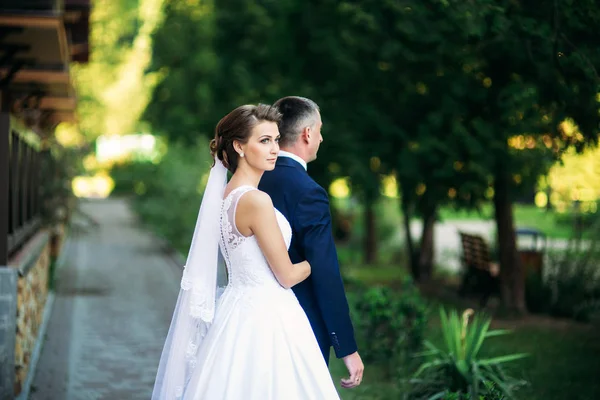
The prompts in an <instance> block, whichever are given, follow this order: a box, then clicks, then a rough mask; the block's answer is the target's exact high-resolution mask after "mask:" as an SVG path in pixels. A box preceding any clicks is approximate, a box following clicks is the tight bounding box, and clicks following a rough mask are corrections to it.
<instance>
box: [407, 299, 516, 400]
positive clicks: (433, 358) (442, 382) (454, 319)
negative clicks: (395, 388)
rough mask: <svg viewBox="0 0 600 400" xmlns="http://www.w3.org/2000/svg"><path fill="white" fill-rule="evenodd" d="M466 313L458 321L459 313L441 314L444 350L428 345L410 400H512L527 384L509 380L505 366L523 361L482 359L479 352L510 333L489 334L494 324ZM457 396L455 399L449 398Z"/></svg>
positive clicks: (484, 318) (510, 357) (511, 356)
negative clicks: (491, 325) (504, 397)
mask: <svg viewBox="0 0 600 400" xmlns="http://www.w3.org/2000/svg"><path fill="white" fill-rule="evenodd" d="M473 314H474V313H473V310H466V311H465V312H464V313H463V314H462V317H461V318H459V316H458V314H457V312H456V311H451V312H450V313H449V314H447V313H446V311H445V310H444V309H441V310H440V320H441V329H442V333H443V336H444V342H445V348H443V349H440V348H437V347H435V346H434V345H433V344H431V343H429V342H425V345H426V347H427V349H428V351H426V352H424V353H423V354H422V356H424V357H426V360H425V362H424V363H423V364H422V365H421V366H420V368H419V369H418V370H417V372H415V374H414V375H413V378H412V379H411V380H410V384H411V387H410V391H409V392H408V393H407V396H406V397H407V398H408V399H415V400H416V399H419V400H420V399H423V400H425V399H427V400H434V399H446V398H454V399H478V400H479V399H502V398H503V396H506V397H508V398H512V397H513V393H514V391H515V390H516V389H517V388H518V387H520V386H522V385H524V384H525V382H523V381H520V380H516V379H514V378H511V377H509V376H508V375H506V373H505V372H504V369H503V368H502V367H503V364H504V363H506V362H509V361H514V360H518V359H520V358H523V357H524V356H525V355H524V354H511V355H505V356H500V357H494V358H488V359H482V358H480V355H479V352H480V350H481V348H482V346H483V344H484V341H485V340H486V339H487V338H490V337H493V336H499V335H504V334H507V333H509V332H508V331H505V330H495V331H490V330H489V326H490V322H491V320H490V319H489V318H486V317H482V316H480V315H475V316H474V318H473V321H472V322H470V323H469V317H470V316H472V315H473ZM450 396H454V397H450Z"/></svg>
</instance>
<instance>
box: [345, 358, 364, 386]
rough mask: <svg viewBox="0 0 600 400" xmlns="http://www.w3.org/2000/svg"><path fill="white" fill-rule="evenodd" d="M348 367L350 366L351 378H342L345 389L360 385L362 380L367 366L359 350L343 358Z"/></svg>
mask: <svg viewBox="0 0 600 400" xmlns="http://www.w3.org/2000/svg"><path fill="white" fill-rule="evenodd" d="M343 360H344V364H346V368H348V373H349V374H350V377H349V378H342V387H343V388H345V389H351V388H354V387H357V386H358V385H360V382H361V381H362V377H363V372H364V370H365V366H364V365H363V362H362V360H361V358H360V356H359V355H358V352H354V353H352V354H350V355H347V356H346V357H344V358H343Z"/></svg>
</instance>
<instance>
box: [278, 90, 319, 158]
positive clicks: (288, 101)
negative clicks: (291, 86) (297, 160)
mask: <svg viewBox="0 0 600 400" xmlns="http://www.w3.org/2000/svg"><path fill="white" fill-rule="evenodd" d="M273 105H274V106H275V107H277V109H278V110H279V112H280V113H281V115H282V118H281V121H280V122H279V133H280V134H281V137H280V138H279V145H280V146H282V147H286V146H292V145H293V144H294V143H296V141H297V140H298V137H300V134H301V133H302V131H303V130H304V128H306V127H307V126H309V127H313V126H314V125H315V124H316V123H317V117H318V113H319V106H318V105H317V103H315V102H314V101H312V100H311V99H307V98H305V97H299V96H288V97H284V98H281V99H279V100H277V101H276V102H275V104H273Z"/></svg>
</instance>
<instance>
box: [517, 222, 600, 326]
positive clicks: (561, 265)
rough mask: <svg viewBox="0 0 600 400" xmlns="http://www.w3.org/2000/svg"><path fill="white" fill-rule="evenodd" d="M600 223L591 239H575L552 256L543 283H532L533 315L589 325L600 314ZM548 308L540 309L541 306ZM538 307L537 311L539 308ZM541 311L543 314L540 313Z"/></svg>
mask: <svg viewBox="0 0 600 400" xmlns="http://www.w3.org/2000/svg"><path fill="white" fill-rule="evenodd" d="M599 234H600V223H597V224H596V225H595V226H594V228H593V229H592V230H591V232H590V234H589V235H588V236H589V237H590V239H573V240H571V241H569V243H568V246H567V248H566V249H565V250H553V251H551V252H550V253H549V257H548V262H547V265H546V267H545V268H546V271H545V273H544V280H543V282H539V281H537V282H536V281H534V282H533V283H532V282H531V281H530V285H529V286H528V287H527V290H528V291H530V293H531V294H529V295H528V297H529V299H530V301H531V300H532V299H531V298H532V297H534V296H536V298H535V301H531V303H530V304H532V306H533V311H536V310H539V311H542V312H543V311H547V312H549V313H550V314H551V315H554V316H557V317H567V318H573V319H576V320H579V321H589V320H590V319H591V317H592V315H593V314H594V313H597V312H599V311H600V268H599V266H600V239H599V237H600V235H599ZM540 303H541V304H546V305H547V306H546V307H540V306H539V304H540ZM536 306H537V307H536ZM540 308H541V310H540Z"/></svg>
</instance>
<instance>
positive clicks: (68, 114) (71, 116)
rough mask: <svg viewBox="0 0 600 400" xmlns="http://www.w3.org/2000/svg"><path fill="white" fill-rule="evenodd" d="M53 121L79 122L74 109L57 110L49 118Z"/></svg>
mask: <svg viewBox="0 0 600 400" xmlns="http://www.w3.org/2000/svg"><path fill="white" fill-rule="evenodd" d="M49 119H50V120H51V121H52V122H53V123H55V124H58V123H61V122H77V116H76V115H75V113H74V112H73V111H55V112H53V113H52V115H51V116H50V118H49Z"/></svg>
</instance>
